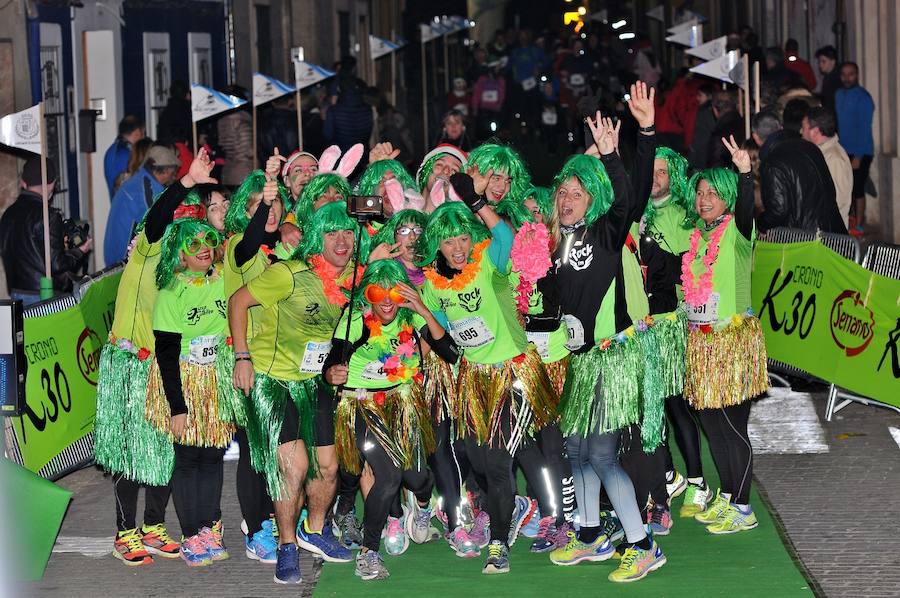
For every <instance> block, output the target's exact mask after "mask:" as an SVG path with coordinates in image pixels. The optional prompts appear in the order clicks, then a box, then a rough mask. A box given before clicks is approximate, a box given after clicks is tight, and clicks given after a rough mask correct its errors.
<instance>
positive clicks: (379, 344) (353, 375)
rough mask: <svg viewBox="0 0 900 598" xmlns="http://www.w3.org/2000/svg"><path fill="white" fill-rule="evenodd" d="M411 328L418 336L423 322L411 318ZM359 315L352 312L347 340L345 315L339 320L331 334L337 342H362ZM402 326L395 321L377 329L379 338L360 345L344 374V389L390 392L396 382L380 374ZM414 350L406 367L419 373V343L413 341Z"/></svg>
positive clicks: (361, 324) (357, 312) (361, 322)
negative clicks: (338, 340) (345, 381)
mask: <svg viewBox="0 0 900 598" xmlns="http://www.w3.org/2000/svg"><path fill="white" fill-rule="evenodd" d="M410 324H411V326H412V329H413V331H415V334H416V336H418V333H419V330H421V329H422V326H425V319H424V318H422V316H420V315H419V314H413V317H412V321H411V323H410ZM363 326H364V323H363V314H362V313H360V312H359V311H357V310H354V312H353V321H352V322H351V324H350V338H349V339H347V314H346V313H344V315H343V316H342V317H341V320H340V322H338V325H337V328H335V330H334V338H336V339H341V340H345V339H346V340H349V341H350V342H351V343H354V342H356V341H358V340H359V339H360V338H362V332H363ZM402 328H403V326H402V324H401V323H400V320H399V319H398V318H394V321H393V322H391V323H390V324H382V325H381V335H380V336H379V337H378V338H372V337H371V336H370V337H369V339H368V340H367V341H366V342H365V343H364V344H362V345H360V346H359V347H358V348H357V349H356V350H355V351H354V352H353V355H351V356H350V365H349V370H350V371H349V372H348V374H347V384H346V385H345V386H347V387H348V388H368V389H380V388H391V387H393V386H396V385H397V384H399V383H400V382H398V381H391V380H389V379H388V375H387V374H386V373H385V371H384V363H383V362H384V359H387V358H389V357H390V356H392V355H394V353H395V351H396V349H397V346H398V345H400V339H399V336H400V332H401V330H402ZM413 343H414V347H415V355H414V356H413V358H414V360H413V363H407V364H406V365H407V366H413V367H416V368H419V369H421V367H422V364H421V356H420V355H419V343H417V342H415V341H413Z"/></svg>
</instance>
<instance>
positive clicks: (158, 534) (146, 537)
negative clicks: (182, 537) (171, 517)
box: [141, 523, 180, 559]
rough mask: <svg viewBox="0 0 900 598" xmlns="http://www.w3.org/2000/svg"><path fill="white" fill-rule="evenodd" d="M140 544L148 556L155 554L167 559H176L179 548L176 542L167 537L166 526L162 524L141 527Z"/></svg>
mask: <svg viewBox="0 0 900 598" xmlns="http://www.w3.org/2000/svg"><path fill="white" fill-rule="evenodd" d="M141 543H142V544H143V545H144V548H146V549H147V552H149V553H150V554H155V555H158V556H161V557H164V558H167V559H177V558H178V549H179V548H180V546H179V544H178V542H176V541H175V540H174V539H173V538H172V537H171V536H170V535H169V532H168V531H166V526H165V525H163V524H162V523H157V524H156V525H144V526H141Z"/></svg>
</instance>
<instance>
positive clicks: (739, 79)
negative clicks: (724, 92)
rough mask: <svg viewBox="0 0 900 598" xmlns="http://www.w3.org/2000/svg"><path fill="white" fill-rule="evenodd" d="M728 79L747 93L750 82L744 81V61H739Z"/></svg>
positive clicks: (729, 73) (729, 72)
mask: <svg viewBox="0 0 900 598" xmlns="http://www.w3.org/2000/svg"><path fill="white" fill-rule="evenodd" d="M728 77H729V78H730V79H731V81H732V82H733V83H734V84H735V85H737V86H738V87H740V88H741V89H743V90H745V91H747V89H748V85H749V81H745V80H744V62H743V61H742V60H738V62H737V64H736V65H735V66H734V68H732V69H731V70H730V71H728Z"/></svg>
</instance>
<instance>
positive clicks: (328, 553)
mask: <svg viewBox="0 0 900 598" xmlns="http://www.w3.org/2000/svg"><path fill="white" fill-rule="evenodd" d="M308 521H309V520H308V519H304V520H303V523H301V524H300V525H298V526H297V544H299V545H300V548H303V549H304V550H308V551H310V552H311V553H313V554H317V555H319V556H321V557H322V558H323V559H325V560H326V561H328V562H329V563H349V562H350V561H352V560H353V556H352V555H351V553H350V551H349V550H348V549H347V548H345V547H344V546H341V543H340V542H339V541H338V539H337V538H335V537H334V533H333V532H332V531H331V530H328V533H325V530H322V531H321V532H311V531H310V530H309V523H308Z"/></svg>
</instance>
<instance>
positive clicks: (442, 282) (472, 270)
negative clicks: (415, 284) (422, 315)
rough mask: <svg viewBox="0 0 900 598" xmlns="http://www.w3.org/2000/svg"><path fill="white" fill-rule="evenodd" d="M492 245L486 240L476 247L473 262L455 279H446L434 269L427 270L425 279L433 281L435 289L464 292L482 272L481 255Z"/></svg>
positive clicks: (473, 251)
mask: <svg viewBox="0 0 900 598" xmlns="http://www.w3.org/2000/svg"><path fill="white" fill-rule="evenodd" d="M490 244H491V240H490V239H485V240H484V241H482V242H481V243H478V244H477V245H475V247H474V248H473V249H472V257H471V260H472V261H470V262H469V263H468V264H466V265H465V267H464V268H463V269H462V270H461V271H460V272H459V274H456V275H454V276H453V278H444V277H443V276H441V275H440V274H438V272H437V270H436V269H434V268H432V267H428V268H425V278H427V279H428V280H429V281H431V284H432V285H434V288H436V289H440V290H446V289H453V290H454V291H461V290H463V289H464V288H466V287H467V286H469V284H471V282H472V281H473V280H475V277H476V276H478V272H479V271H480V270H481V254H482V253H483V252H484V250H485V248H487V246H488V245H490Z"/></svg>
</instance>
